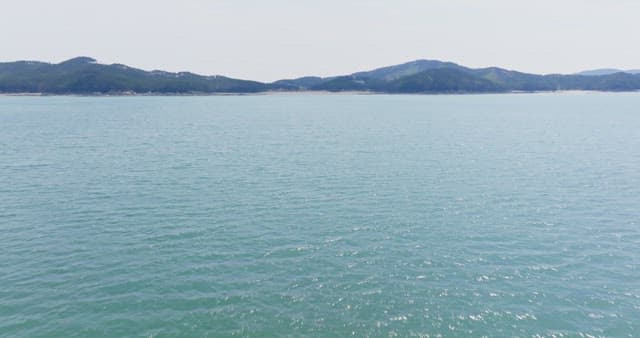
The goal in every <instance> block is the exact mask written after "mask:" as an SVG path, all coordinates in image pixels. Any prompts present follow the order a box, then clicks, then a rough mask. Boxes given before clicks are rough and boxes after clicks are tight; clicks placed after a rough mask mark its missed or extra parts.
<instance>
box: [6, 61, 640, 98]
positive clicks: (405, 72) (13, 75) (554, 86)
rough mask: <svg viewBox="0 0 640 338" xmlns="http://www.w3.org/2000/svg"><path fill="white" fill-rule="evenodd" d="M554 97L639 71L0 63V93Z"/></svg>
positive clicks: (637, 75)
mask: <svg viewBox="0 0 640 338" xmlns="http://www.w3.org/2000/svg"><path fill="white" fill-rule="evenodd" d="M557 90H599V91H636V90H640V71H618V70H616V69H601V70H594V71H586V72H582V73H579V74H573V75H560V74H552V75H537V74H528V73H522V72H517V71H512V70H506V69H503V68H497V67H490V68H475V69H474V68H468V67H464V66H461V65H458V64H455V63H452V62H442V61H435V60H416V61H412V62H408V63H404V64H400V65H394V66H389V67H383V68H378V69H374V70H371V71H362V72H357V73H353V74H348V75H342V76H333V77H324V78H323V77H314V76H307V77H301V78H297V79H287V80H279V81H275V82H273V83H262V82H258V81H248V80H239V79H232V78H228V77H224V76H203V75H198V74H193V73H189V72H180V73H171V72H164V71H159V70H154V71H144V70H140V69H136V68H132V67H128V66H126V65H122V64H112V65H105V64H100V63H97V62H96V60H95V59H92V58H89V57H77V58H74V59H70V60H67V61H64V62H61V63H58V64H51V63H44V62H37V61H17V62H7V63H0V93H45V94H145V93H151V94H153V93H156V94H208V93H258V92H266V91H331V92H341V91H366V92H376V93H504V92H514V91H524V92H531V91H557Z"/></svg>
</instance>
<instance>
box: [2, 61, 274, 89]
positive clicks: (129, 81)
mask: <svg viewBox="0 0 640 338" xmlns="http://www.w3.org/2000/svg"><path fill="white" fill-rule="evenodd" d="M270 88H271V87H270V86H268V85H266V84H263V83H260V82H255V81H244V80H236V79H231V78H228V77H224V76H201V75H196V74H193V73H188V72H182V73H169V72H163V71H151V72H147V71H143V70H140V69H136V68H131V67H128V66H125V65H121V64H113V65H103V64H99V63H97V62H96V60H95V59H92V58H89V57H77V58H74V59H71V60H67V61H64V62H61V63H58V64H50V63H44V62H35V61H18V62H9V63H0V92H4V93H51V94H92V93H99V94H107V93H116V94H118V93H125V92H135V93H149V92H150V93H176V94H179V93H217V92H232V93H254V92H261V91H265V90H269V89H270Z"/></svg>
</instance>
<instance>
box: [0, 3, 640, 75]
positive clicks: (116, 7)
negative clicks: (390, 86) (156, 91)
mask: <svg viewBox="0 0 640 338" xmlns="http://www.w3.org/2000/svg"><path fill="white" fill-rule="evenodd" d="M638 32H640V1H637V0H527V1H520V0H388V1H382V0H367V1H365V0H353V1H348V0H321V1H320V0H318V1H306V0H268V1H267V0H260V1H258V0H217V1H216V0H208V1H205V0H182V1H174V0H171V1H167V0H109V1H91V0H56V1H51V0H41V1H38V0H19V1H18V0H0V51H1V52H0V61H14V60H23V59H30V60H41V61H49V62H59V61H62V60H65V59H68V58H71V57H74V56H79V55H84V56H91V57H94V58H96V59H98V61H100V62H102V63H124V64H128V65H131V66H135V67H140V68H143V69H147V70H151V69H163V70H168V71H182V70H189V71H193V72H196V73H201V74H210V75H213V74H221V75H227V76H231V77H236V78H245V79H255V80H262V81H271V80H276V79H280V78H291V77H298V76H303V75H320V76H326V75H336V74H344V73H351V72H355V71H359V70H367V69H372V68H375V67H379V66H386V65H391V64H396V63H402V62H406V61H410V60H414V59H422V58H424V59H439V60H445V61H453V62H457V63H460V64H463V65H466V66H471V67H484V66H493V65H495V66H500V67H505V68H510V69H517V70H521V71H527V72H536V73H554V72H561V73H572V72H576V71H580V70H584V69H591V68H601V67H616V68H625V69H626V68H640V43H638V38H637V37H636V35H637V34H638Z"/></svg>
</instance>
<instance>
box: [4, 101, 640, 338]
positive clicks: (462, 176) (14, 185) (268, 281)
mask: <svg viewBox="0 0 640 338" xmlns="http://www.w3.org/2000/svg"><path fill="white" fill-rule="evenodd" d="M639 226H640V94H535V95H533V94H527V95H468V96H467V95H459V96H455V95H453V96H446V95H443V96H384V95H380V96H377V95H376V96H366V95H331V96H327V95H270V96H269V95H264V96H214V97H102V98H101V97H0V336H3V337H5V336H6V337H14V336H21V337H37V336H46V337H101V336H105V337H106V336H110V337H115V336H132V337H151V336H153V337H171V336H173V337H178V336H179V337H201V336H211V337H226V336H253V337H276V336H322V337H332V336H347V335H355V336H375V337H378V336H385V337H386V336H423V337H425V336H431V337H437V336H444V337H451V336H482V335H486V336H520V337H530V336H556V337H560V336H581V335H582V336H585V337H586V336H587V335H590V336H616V337H624V336H633V335H634V334H635V335H637V334H639V333H640V228H639Z"/></svg>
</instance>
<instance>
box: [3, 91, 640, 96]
mask: <svg viewBox="0 0 640 338" xmlns="http://www.w3.org/2000/svg"><path fill="white" fill-rule="evenodd" d="M604 93H616V94H621V93H640V90H625V91H612V90H548V91H506V92H424V93H389V92H372V91H336V92H334V91H317V90H300V91H264V92H255V93H235V92H229V93H226V92H225V93H223V92H218V93H132V92H126V93H64V94H63V93H1V92H0V97H56V96H60V97H163V96H167V97H181V96H185V97H189V96H192V97H194V96H270V95H291V96H295V95H307V96H308V95H314V96H334V95H336V96H340V95H411V96H440V95H512V94H558V95H567V94H581V95H585V94H604Z"/></svg>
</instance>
